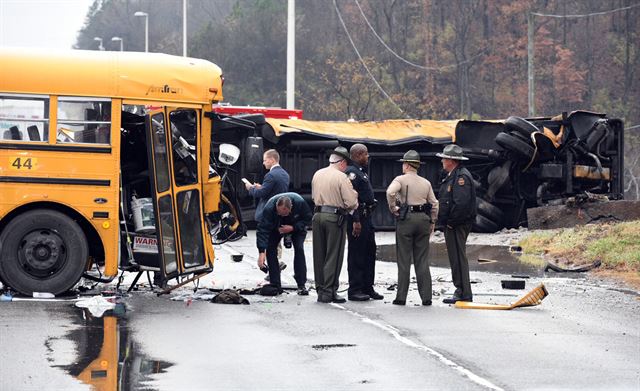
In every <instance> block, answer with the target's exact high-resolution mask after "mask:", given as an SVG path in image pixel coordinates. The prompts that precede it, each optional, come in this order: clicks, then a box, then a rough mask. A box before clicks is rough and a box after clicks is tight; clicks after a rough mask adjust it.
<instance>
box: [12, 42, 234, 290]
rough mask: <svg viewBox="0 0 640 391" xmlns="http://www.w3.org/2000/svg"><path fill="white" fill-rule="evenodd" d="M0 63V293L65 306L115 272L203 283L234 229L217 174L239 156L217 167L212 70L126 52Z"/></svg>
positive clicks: (216, 85) (218, 93)
mask: <svg viewBox="0 0 640 391" xmlns="http://www.w3.org/2000/svg"><path fill="white" fill-rule="evenodd" d="M0 58H1V60H2V63H3V64H4V65H3V67H4V69H3V73H2V75H0V78H1V79H0V136H2V138H1V139H0V189H1V194H2V196H1V197H0V246H1V247H0V279H1V280H2V282H3V284H4V285H5V287H7V286H8V287H11V288H13V289H14V290H16V291H18V292H20V293H23V294H29V295H30V294H32V293H33V292H50V293H53V294H60V293H63V292H65V291H67V290H69V289H71V288H72V287H73V286H74V285H75V284H76V283H77V282H78V281H79V279H80V278H81V277H83V276H84V277H87V278H90V279H94V280H97V281H110V280H112V279H113V278H114V277H115V276H116V275H117V273H118V268H120V269H122V270H129V271H140V272H142V271H154V272H156V275H157V282H158V283H159V284H161V285H165V284H166V282H167V281H168V280H169V279H172V278H175V277H178V276H186V275H193V276H195V277H197V276H199V275H202V274H203V273H207V272H209V271H211V270H212V267H213V260H214V253H213V245H212V241H213V240H215V239H216V238H219V235H220V233H221V232H222V233H224V234H225V235H226V236H227V237H231V236H233V235H234V232H233V228H237V227H238V225H239V224H238V222H237V221H236V219H235V218H233V217H229V216H226V220H225V222H226V223H225V222H223V221H222V214H221V213H220V212H221V211H220V207H219V206H220V204H221V203H224V202H223V201H221V200H227V202H226V204H231V203H230V202H229V201H228V198H227V197H223V195H222V194H221V182H222V180H223V177H224V175H220V169H221V168H222V167H223V166H224V165H225V164H233V163H234V161H235V159H237V158H238V153H239V151H237V149H236V150H235V152H234V151H232V152H231V153H230V154H227V155H225V158H224V161H219V160H216V159H212V156H213V152H214V148H213V143H212V140H211V133H212V128H213V127H214V125H213V123H214V122H215V118H216V116H215V115H214V114H213V113H212V112H211V106H212V104H213V103H215V102H217V101H219V100H220V99H222V75H221V71H220V68H218V67H217V66H216V65H214V64H212V63H210V62H208V61H204V60H198V59H192V58H184V57H177V56H169V55H164V54H149V53H133V52H97V51H81V50H75V51H69V52H46V51H34V50H28V51H27V50H22V49H2V50H1V51H0ZM42 64H47V65H46V66H45V67H43V66H42ZM215 145H216V148H217V144H215ZM234 154H235V156H234ZM226 209H228V210H233V211H235V208H233V207H231V208H229V207H226ZM225 224H226V225H225ZM230 226H233V228H230ZM94 268H95V270H94Z"/></svg>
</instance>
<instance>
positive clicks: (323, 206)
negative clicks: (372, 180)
mask: <svg viewBox="0 0 640 391" xmlns="http://www.w3.org/2000/svg"><path fill="white" fill-rule="evenodd" d="M348 160H349V152H348V151H347V149H346V148H344V147H337V148H336V149H334V150H333V151H332V153H331V156H330V157H329V165H328V166H327V167H325V168H322V169H320V170H318V171H316V173H315V174H313V179H312V180H311V196H312V197H313V202H314V203H315V205H316V206H315V214H314V215H313V223H312V227H313V271H314V274H315V279H316V291H317V292H318V301H319V302H320V303H331V302H334V303H344V302H345V301H346V300H345V298H344V297H341V296H339V295H338V293H337V291H338V285H339V284H340V270H341V269H342V260H343V258H344V242H345V237H346V229H347V224H346V221H345V220H346V215H347V214H349V213H351V212H352V211H353V210H354V209H355V208H356V207H357V206H358V193H356V192H355V191H354V190H353V186H352V185H351V181H350V180H349V179H348V178H347V176H346V175H345V174H344V172H345V170H346V169H347V161H348Z"/></svg>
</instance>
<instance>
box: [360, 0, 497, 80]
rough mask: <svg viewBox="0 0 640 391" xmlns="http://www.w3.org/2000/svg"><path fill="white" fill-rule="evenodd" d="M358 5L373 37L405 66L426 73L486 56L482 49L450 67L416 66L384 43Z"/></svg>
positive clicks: (446, 67) (447, 66) (446, 66)
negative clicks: (407, 65)
mask: <svg viewBox="0 0 640 391" xmlns="http://www.w3.org/2000/svg"><path fill="white" fill-rule="evenodd" d="M355 3H356V5H357V6H358V9H359V10H360V14H361V15H362V18H363V19H364V21H365V22H366V23H367V26H369V29H370V30H371V32H372V33H373V35H375V37H376V38H377V39H378V41H380V43H381V44H382V46H384V47H385V49H387V50H388V51H389V52H391V54H393V55H394V56H395V57H396V58H397V59H398V60H400V61H402V62H404V63H405V64H409V65H411V66H413V67H416V68H419V69H422V70H425V71H442V70H445V69H448V68H455V67H457V66H459V65H462V64H466V63H468V62H471V61H472V60H474V59H475V58H476V57H479V56H481V55H482V54H484V52H485V51H486V48H485V49H482V50H481V51H480V52H479V53H478V54H476V55H474V56H473V57H471V58H470V59H468V60H464V61H461V62H458V63H455V64H450V65H442V66H438V67H426V66H424V65H420V64H416V63H413V62H411V61H409V60H407V59H406V58H404V57H402V56H400V55H399V54H398V53H396V52H395V51H394V50H393V49H391V48H390V47H389V45H387V44H386V42H384V40H383V39H382V38H381V37H380V35H378V33H377V32H376V30H375V29H374V28H373V26H372V25H371V23H369V19H368V18H367V16H366V15H365V14H364V11H363V10H362V7H360V2H358V0H355Z"/></svg>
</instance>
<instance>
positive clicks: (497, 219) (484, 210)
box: [476, 197, 504, 228]
mask: <svg viewBox="0 0 640 391" xmlns="http://www.w3.org/2000/svg"><path fill="white" fill-rule="evenodd" d="M476 204H477V206H478V214H480V215H482V216H483V217H486V218H488V219H489V220H491V221H493V222H494V223H495V224H496V225H497V226H498V227H499V228H502V222H503V221H504V212H502V209H500V208H498V207H497V206H495V205H493V204H492V203H490V202H488V201H486V200H483V199H482V198H480V197H477V198H476Z"/></svg>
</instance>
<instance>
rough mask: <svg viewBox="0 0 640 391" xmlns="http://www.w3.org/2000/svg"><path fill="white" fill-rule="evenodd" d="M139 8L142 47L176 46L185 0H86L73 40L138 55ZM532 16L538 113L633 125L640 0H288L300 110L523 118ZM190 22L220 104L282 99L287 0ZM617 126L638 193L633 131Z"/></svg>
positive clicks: (194, 4) (639, 81)
mask: <svg viewBox="0 0 640 391" xmlns="http://www.w3.org/2000/svg"><path fill="white" fill-rule="evenodd" d="M136 11H143V12H146V13H148V14H149V50H150V51H152V52H164V53H169V54H176V55H181V54H182V1H180V0H155V1H152V0H95V1H94V3H93V5H92V7H91V9H90V11H89V13H88V15H87V19H86V23H85V26H84V27H83V29H82V30H81V31H80V32H79V33H78V39H77V43H76V45H75V46H76V48H79V49H93V50H97V43H96V42H95V41H94V40H93V37H95V36H100V37H103V38H104V39H105V42H108V40H109V37H111V36H119V37H123V38H124V42H125V50H130V51H144V21H143V20H142V18H139V17H135V16H134V15H133V14H134V13H135V12H136ZM531 13H533V14H534V16H533V17H532V18H533V27H534V30H533V38H534V41H533V42H534V48H535V49H534V50H535V56H534V57H535V62H534V81H535V106H536V114H537V115H540V116H553V115H556V114H559V113H561V112H563V111H572V110H578V109H583V110H592V111H598V112H604V113H607V114H608V115H609V116H610V117H618V118H622V119H624V120H625V124H626V125H627V126H629V127H633V126H635V125H638V124H640V110H639V106H640V103H639V102H640V77H639V75H638V71H639V69H640V31H639V29H638V25H639V23H640V22H638V19H639V18H640V0H607V1H601V0H531V1H513V0H296V108H299V109H302V110H304V113H305V114H304V115H305V118H307V119H316V120H345V119H349V118H353V119H356V120H382V119H388V118H424V119H452V118H467V119H481V118H485V119H495V118H506V117H508V116H510V115H518V116H523V117H524V116H527V113H528V79H527V59H528V55H527V44H528V37H527V26H528V24H527V20H528V19H527V18H528V17H529V15H530V14H531ZM187 17H188V54H189V56H190V57H198V58H204V59H207V60H210V61H212V62H214V63H216V64H218V65H219V66H220V67H221V68H222V69H223V72H224V75H225V91H224V96H225V100H226V101H227V102H230V103H232V104H236V105H259V106H280V107H284V105H285V101H286V91H285V90H286V31H287V25H286V24H287V0H234V1H232V0H188V10H187ZM111 50H117V49H116V48H115V46H114V48H111ZM626 133H627V137H626V141H627V143H626V152H625V154H626V156H627V167H626V169H625V171H626V172H625V174H626V176H627V180H626V183H627V184H628V187H629V189H628V190H629V191H630V192H631V193H633V194H632V197H633V198H637V197H638V191H639V189H640V168H639V165H638V156H639V155H640V127H639V128H632V129H629V130H628V131H627V132H626ZM634 162H635V163H634ZM630 163H633V164H630ZM631 193H630V194H631Z"/></svg>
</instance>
